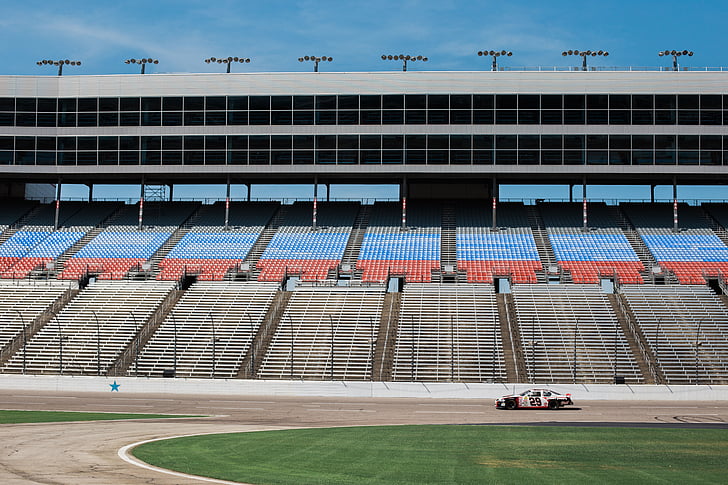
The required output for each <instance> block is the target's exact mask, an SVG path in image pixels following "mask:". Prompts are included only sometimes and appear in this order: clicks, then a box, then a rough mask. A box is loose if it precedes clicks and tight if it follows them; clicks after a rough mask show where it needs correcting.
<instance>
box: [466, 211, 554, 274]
mask: <svg viewBox="0 0 728 485" xmlns="http://www.w3.org/2000/svg"><path fill="white" fill-rule="evenodd" d="M496 222H497V225H498V227H497V228H496V229H495V230H494V229H493V228H492V226H493V219H492V215H491V212H490V210H489V207H488V206H487V204H479V205H475V204H473V203H469V204H459V205H458V206H457V233H456V248H457V267H458V269H459V270H464V271H467V279H468V282H469V283H492V282H493V276H494V275H510V276H511V280H512V282H513V283H535V282H536V271H538V270H540V269H542V267H543V266H542V264H541V261H540V259H539V256H538V250H537V249H536V242H535V240H534V238H533V232H532V231H531V228H530V226H529V223H528V217H527V214H526V208H525V207H524V205H523V204H521V203H502V204H500V205H499V208H498V215H497V220H496Z"/></svg>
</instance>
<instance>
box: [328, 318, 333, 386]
mask: <svg viewBox="0 0 728 485" xmlns="http://www.w3.org/2000/svg"><path fill="white" fill-rule="evenodd" d="M329 324H330V325H331V380H332V381H333V380H334V318H333V317H332V316H331V315H329Z"/></svg>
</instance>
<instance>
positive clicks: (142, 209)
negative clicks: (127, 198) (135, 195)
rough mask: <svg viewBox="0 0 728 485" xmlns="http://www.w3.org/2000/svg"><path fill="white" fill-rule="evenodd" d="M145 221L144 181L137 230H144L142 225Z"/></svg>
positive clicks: (140, 193) (140, 194) (140, 195)
mask: <svg viewBox="0 0 728 485" xmlns="http://www.w3.org/2000/svg"><path fill="white" fill-rule="evenodd" d="M143 221H144V179H142V185H141V190H140V192H139V225H138V226H137V230H139V231H141V230H142V223H143Z"/></svg>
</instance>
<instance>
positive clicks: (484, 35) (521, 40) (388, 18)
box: [0, 0, 728, 74]
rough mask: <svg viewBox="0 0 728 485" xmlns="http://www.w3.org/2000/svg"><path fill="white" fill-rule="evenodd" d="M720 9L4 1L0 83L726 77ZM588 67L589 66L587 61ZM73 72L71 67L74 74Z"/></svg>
mask: <svg viewBox="0 0 728 485" xmlns="http://www.w3.org/2000/svg"><path fill="white" fill-rule="evenodd" d="M727 16H728V2H724V1H694V2H677V1H662V2H656V1H637V2H635V1H624V0H623V1H611V2H610V1H607V2H563V1H552V2H544V1H521V2H519V1H515V2H510V3H508V2H494V1H477V0H470V1H468V0H439V1H424V0H403V1H396V0H395V1H392V0H389V1H383V0H368V1H362V2H352V1H347V0H339V1H329V0H301V1H283V0H267V1H258V2H252V1H244V0H243V1H241V0H237V1H235V0H218V1H216V0H208V1H198V0H176V1H170V0H152V1H138V0H133V1H120V2H110V1H104V0H95V1H88V0H86V1H82V0H66V1H48V0H25V1H16V0H5V1H4V2H3V6H2V7H1V8H0V41H2V45H4V46H5V49H3V51H4V52H3V61H2V63H1V64H0V73H2V74H43V73H47V74H53V72H52V71H53V69H52V68H49V67H47V66H44V67H38V66H36V64H35V62H36V61H37V60H40V59H66V58H69V59H77V60H81V61H82V62H83V65H82V66H81V67H80V68H75V69H73V72H77V73H78V74H118V73H131V72H135V71H136V69H138V67H137V66H129V65H125V64H124V63H123V60H124V59H126V58H130V57H136V58H140V57H154V58H158V59H159V61H160V64H159V65H158V66H153V67H152V68H150V71H152V70H156V71H157V72H211V71H217V70H219V69H220V68H221V66H219V65H208V64H205V63H204V62H203V59H204V58H207V57H210V56H215V57H227V56H240V57H250V58H251V59H252V62H251V63H250V64H246V65H244V66H243V65H239V66H236V67H237V69H236V70H250V71H301V70H310V69H311V66H310V64H305V65H303V64H301V63H299V62H298V61H297V59H298V57H300V56H303V55H307V54H308V55H327V56H331V57H333V58H334V61H333V62H332V63H331V64H327V65H322V66H321V68H322V70H336V71H370V70H371V71H378V70H391V69H398V68H399V67H400V66H399V63H396V62H393V61H386V62H385V61H382V60H381V59H380V55H381V54H399V53H403V54H421V55H425V56H428V57H429V58H430V61H429V62H428V63H427V64H426V65H415V66H412V69H428V70H479V69H484V68H487V67H488V61H487V60H485V59H484V58H482V57H478V56H477V55H476V52H477V51H478V50H483V49H498V50H500V49H507V50H511V51H513V53H514V55H513V57H511V58H509V59H507V60H506V61H504V65H505V64H507V65H511V66H536V65H542V66H564V65H571V64H577V63H578V62H579V59H578V58H574V57H571V58H568V57H567V58H565V57H562V56H561V52H562V51H563V50H568V49H577V50H586V49H592V50H597V49H602V50H607V51H609V52H610V56H609V57H608V58H606V59H593V62H594V63H595V64H600V65H608V66H657V65H661V64H665V63H666V62H668V63H669V61H666V60H665V59H664V58H659V57H658V56H657V51H658V50H662V49H688V50H693V51H695V56H694V57H693V58H691V59H689V60H688V61H687V62H686V64H687V65H692V66H728V52H727V51H726V49H725V48H724V44H725V42H724V38H723V35H724V31H725V18H726V17H727ZM590 60H592V59H591V58H590ZM70 69H71V68H69V70H70Z"/></svg>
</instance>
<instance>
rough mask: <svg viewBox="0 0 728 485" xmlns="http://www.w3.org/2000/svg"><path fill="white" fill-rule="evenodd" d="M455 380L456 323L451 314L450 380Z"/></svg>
mask: <svg viewBox="0 0 728 485" xmlns="http://www.w3.org/2000/svg"><path fill="white" fill-rule="evenodd" d="M454 381H455V324H454V323H453V318H452V315H450V382H454Z"/></svg>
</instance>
